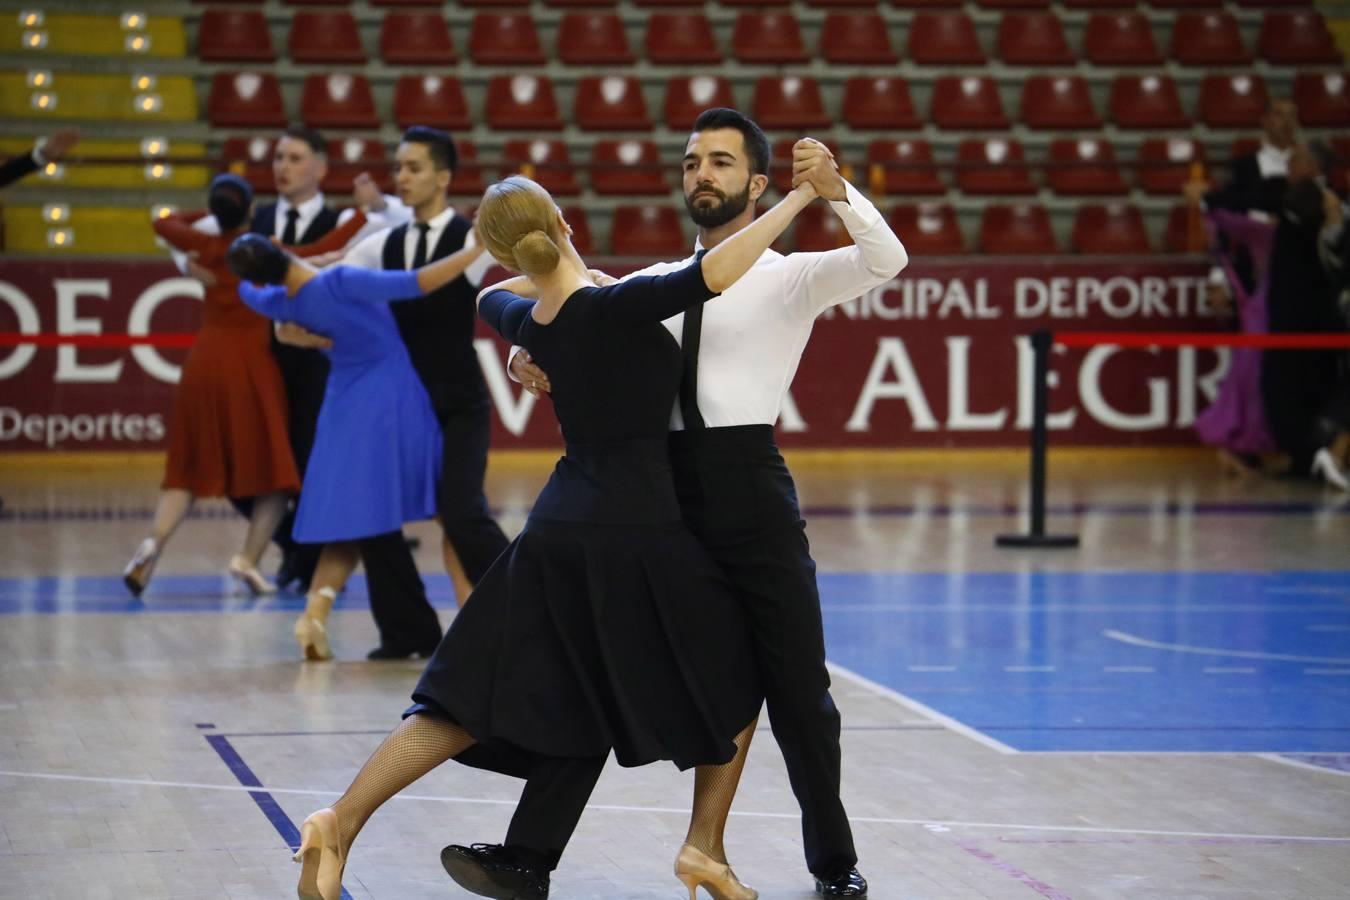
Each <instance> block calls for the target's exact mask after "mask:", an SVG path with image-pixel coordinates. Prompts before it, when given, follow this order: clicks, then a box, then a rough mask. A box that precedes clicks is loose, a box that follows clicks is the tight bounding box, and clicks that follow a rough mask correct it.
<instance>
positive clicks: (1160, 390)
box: [1078, 346, 1167, 431]
mask: <svg viewBox="0 0 1350 900" xmlns="http://www.w3.org/2000/svg"><path fill="white" fill-rule="evenodd" d="M1119 351H1120V348H1119V347H1111V346H1102V347H1093V348H1092V349H1091V350H1089V351H1088V352H1087V355H1086V356H1084V357H1083V366H1082V368H1080V369H1079V370H1078V396H1079V397H1080V398H1081V399H1082V401H1083V407H1084V408H1085V409H1086V410H1087V412H1088V415H1090V416H1092V418H1094V419H1096V420H1097V421H1098V422H1101V423H1102V424H1103V425H1106V426H1109V427H1111V428H1115V429H1117V430H1118V431H1150V430H1152V429H1155V428H1166V427H1167V382H1166V381H1164V380H1163V379H1161V378H1150V379H1149V380H1148V412H1146V413H1138V414H1135V415H1130V414H1128V413H1123V412H1120V411H1119V410H1117V409H1115V408H1113V407H1112V406H1111V405H1110V404H1109V403H1107V402H1106V398H1105V397H1103V396H1102V390H1101V373H1102V367H1103V366H1105V365H1106V361H1107V360H1108V359H1110V358H1111V357H1112V356H1114V355H1115V354H1116V353H1118V352H1119ZM1149 352H1150V353H1152V354H1154V355H1155V356H1156V355H1157V353H1158V350H1157V348H1156V347H1150V348H1149Z"/></svg>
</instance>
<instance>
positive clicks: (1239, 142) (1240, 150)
mask: <svg viewBox="0 0 1350 900" xmlns="http://www.w3.org/2000/svg"><path fill="white" fill-rule="evenodd" d="M1260 149H1261V139H1260V138H1254V137H1240V138H1234V139H1233V143H1232V145H1231V146H1230V147H1229V148H1228V158H1229V159H1230V160H1234V159H1238V158H1239V157H1242V156H1251V155H1252V154H1253V153H1256V152H1257V151H1258V150H1260Z"/></svg>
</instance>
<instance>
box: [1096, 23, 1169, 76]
mask: <svg viewBox="0 0 1350 900" xmlns="http://www.w3.org/2000/svg"><path fill="white" fill-rule="evenodd" d="M1083 54H1084V55H1085V56H1086V57H1087V58H1088V61H1089V62H1091V63H1092V64H1093V65H1094V66H1156V65H1160V64H1161V63H1162V61H1163V57H1162V54H1161V53H1159V52H1158V45H1157V42H1155V41H1154V40H1153V26H1152V25H1151V24H1150V23H1149V20H1148V19H1147V18H1146V17H1145V16H1144V14H1143V13H1139V12H1111V13H1093V14H1092V17H1091V18H1089V19H1088V23H1087V30H1086V31H1084V32H1083Z"/></svg>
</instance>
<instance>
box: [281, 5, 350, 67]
mask: <svg viewBox="0 0 1350 900" xmlns="http://www.w3.org/2000/svg"><path fill="white" fill-rule="evenodd" d="M287 44H288V45H289V47H290V55H291V59H292V60H294V61H295V62H298V63H353V64H355V63H363V62H365V61H366V48H365V47H363V46H361V34H360V32H358V31H357V30H356V20H355V19H353V18H352V14H351V13H349V12H327V11H325V12H311V11H309V10H305V11H303V12H298V13H295V15H294V16H293V17H292V19H291V36H290V38H289V40H288V41H287Z"/></svg>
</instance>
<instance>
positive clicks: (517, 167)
mask: <svg viewBox="0 0 1350 900" xmlns="http://www.w3.org/2000/svg"><path fill="white" fill-rule="evenodd" d="M502 159H503V160H505V161H506V162H507V163H508V165H507V166H505V167H503V169H502V177H503V178H505V177H506V176H507V175H514V174H516V173H517V172H519V173H521V174H523V175H526V176H528V177H529V178H533V179H534V180H535V181H537V182H539V183H540V184H541V185H543V186H544V188H545V189H546V190H547V191H548V192H549V193H550V194H556V195H558V196H562V197H572V196H575V195H577V194H580V193H581V185H580V184H579V183H578V182H577V173H576V168H575V167H574V166H573V164H572V156H571V154H570V153H568V152H567V144H565V143H563V142H562V141H560V140H556V139H552V140H546V139H543V138H539V139H536V140H532V141H507V142H506V143H505V144H503V145H502Z"/></svg>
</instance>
